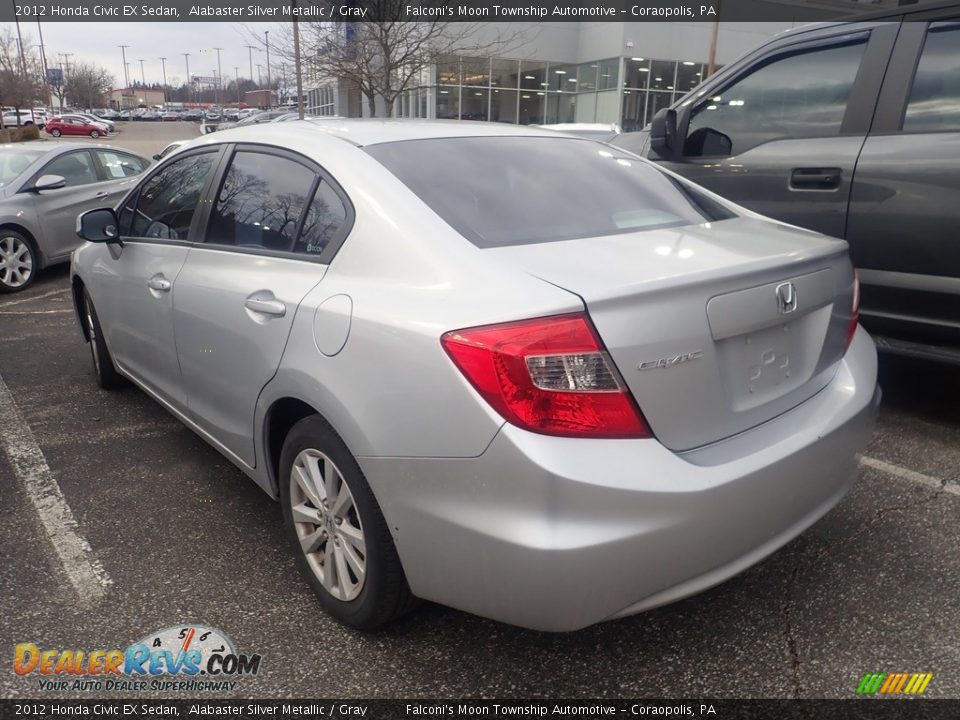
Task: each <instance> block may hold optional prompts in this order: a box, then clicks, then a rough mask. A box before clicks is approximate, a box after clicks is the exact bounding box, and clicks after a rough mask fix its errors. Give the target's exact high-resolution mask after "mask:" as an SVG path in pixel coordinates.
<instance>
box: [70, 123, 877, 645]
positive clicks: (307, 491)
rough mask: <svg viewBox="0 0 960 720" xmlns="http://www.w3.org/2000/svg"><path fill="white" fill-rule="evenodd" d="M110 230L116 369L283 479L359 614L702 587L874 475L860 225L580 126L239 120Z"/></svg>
mask: <svg viewBox="0 0 960 720" xmlns="http://www.w3.org/2000/svg"><path fill="white" fill-rule="evenodd" d="M77 229H78V232H79V233H80V234H81V235H82V237H83V238H85V239H86V240H88V241H89V242H88V243H87V244H85V245H84V246H82V247H81V248H80V249H79V250H77V251H76V252H75V253H74V256H73V266H72V278H71V279H72V284H73V297H74V302H75V306H76V309H77V314H78V317H79V320H80V323H81V327H82V331H83V336H84V338H85V339H86V340H87V341H89V344H90V349H91V354H92V358H93V365H94V368H95V371H96V376H97V379H98V381H99V383H100V385H102V386H103V387H105V388H110V387H115V386H116V385H118V384H120V383H122V382H125V381H128V380H129V381H132V382H133V383H135V384H136V385H138V386H139V387H140V388H142V389H143V390H144V391H145V392H146V393H148V394H149V395H150V396H151V397H153V398H154V399H155V400H156V401H157V402H159V403H160V404H161V405H163V406H164V407H165V408H167V409H168V410H169V411H170V412H171V413H173V414H174V415H175V416H176V417H177V418H179V419H180V420H181V421H183V422H184V423H185V424H186V425H188V426H189V427H190V428H192V429H193V430H194V431H195V432H196V433H198V434H199V435H201V436H202V437H203V438H204V439H205V440H207V441H208V442H209V443H210V444H211V445H213V446H214V447H215V448H217V449H218V450H219V451H220V452H221V453H223V454H224V455H225V456H226V457H227V458H229V459H230V460H231V461H232V462H233V463H235V464H236V465H237V467H239V468H240V469H241V470H243V471H244V472H245V473H246V474H247V475H249V476H250V477H251V478H252V479H253V480H254V481H255V482H256V483H257V484H258V485H260V487H261V488H263V490H265V491H266V492H267V493H268V494H269V495H271V496H272V497H274V498H278V499H279V500H280V502H281V504H282V508H283V518H284V522H285V525H286V531H287V533H288V535H289V538H290V541H291V543H292V547H293V550H294V553H295V554H296V558H297V563H298V565H299V567H300V570H301V571H302V572H303V574H304V576H305V577H306V579H307V581H308V582H309V583H310V585H311V586H312V587H313V589H314V590H315V591H316V594H317V595H318V597H319V598H320V602H321V604H322V606H323V607H324V608H325V609H326V610H327V611H328V612H329V613H330V614H332V615H333V616H334V617H336V618H337V619H338V620H340V621H341V622H343V623H346V624H347V625H350V626H353V627H357V628H365V629H369V628H375V627H378V626H380V625H383V624H384V623H386V622H388V621H390V620H391V619H393V618H395V617H397V616H398V615H400V614H402V613H404V612H405V611H407V610H408V609H410V608H412V607H413V606H414V605H415V604H416V601H417V599H420V598H422V599H426V600H432V601H436V602H439V603H443V604H445V605H449V606H452V607H455V608H460V609H462V610H465V611H468V612H471V613H476V614H478V615H483V616H486V617H489V618H494V619H497V620H500V621H503V622H507V623H512V624H515V625H521V626H525V627H529V628H536V629H541V630H551V631H567V630H575V629H577V628H582V627H585V626H588V625H590V624H592V623H596V622H599V621H603V620H608V619H610V618H617V617H622V616H625V615H630V614H633V613H638V612H641V611H644V610H647V609H649V608H653V607H656V606H658V605H662V604H664V603H669V602H672V601H674V600H677V599H679V598H682V597H685V596H688V595H691V594H693V593H697V592H700V591H701V590H704V589H705V588H708V587H710V586H712V585H715V584H717V583H719V582H722V581H723V580H725V579H727V578H729V577H731V576H732V575H734V574H736V573H738V572H740V571H742V570H744V569H745V568H747V567H749V566H750V565H753V564H754V563H756V562H758V561H759V560H761V559H762V558H764V557H766V556H767V555H769V554H770V553H772V552H774V551H775V550H776V549H777V548H779V547H781V546H782V545H783V544H784V543H786V542H787V541H789V540H790V539H791V538H793V537H795V536H796V535H798V534H799V533H801V532H802V531H803V530H804V529H805V528H807V527H808V526H810V525H811V524H812V523H814V522H815V521H816V520H817V519H818V518H820V517H821V516H823V515H824V514H825V513H826V512H827V511H828V510H830V509H831V508H832V507H833V506H834V505H835V504H836V503H837V502H838V501H839V500H840V499H841V498H842V497H843V496H844V494H845V493H846V492H847V490H848V489H849V488H850V486H851V484H852V483H853V481H854V477H855V467H856V465H855V455H856V453H857V452H858V451H859V450H860V449H861V448H863V446H864V444H865V443H866V441H867V439H868V437H869V435H870V430H871V425H872V422H873V418H874V415H875V411H876V406H877V404H878V402H879V390H878V388H877V360H876V352H875V349H874V345H873V342H872V341H871V339H870V338H869V337H868V335H867V334H866V333H865V332H864V331H863V330H862V329H860V328H859V327H858V325H857V306H858V286H857V280H856V275H855V272H854V269H853V267H852V266H851V264H850V260H849V258H848V256H847V245H846V244H845V243H844V242H842V241H839V240H834V239H831V238H828V237H824V236H822V235H818V234H816V233H813V232H809V231H805V230H800V229H797V228H794V227H790V226H788V225H784V224H782V223H779V222H773V221H771V220H767V219H765V218H763V217H760V216H757V215H756V214H754V213H751V212H749V211H748V210H745V209H743V208H741V207H738V206H736V205H733V204H731V203H729V202H727V201H725V200H723V199H721V198H720V197H718V196H716V195H713V194H711V193H709V192H706V191H704V190H702V189H701V188H699V187H697V186H695V185H692V184H690V183H689V182H687V181H685V180H683V179H682V178H679V177H676V176H675V175H672V174H671V173H669V172H668V171H666V170H664V169H662V168H659V167H656V166H654V165H652V164H649V163H647V162H646V161H644V160H640V159H638V158H637V157H635V156H633V155H630V154H629V153H625V152H623V151H620V150H618V149H616V148H613V147H611V146H608V145H604V144H601V143H598V142H595V141H592V140H588V139H583V138H576V137H572V136H564V135H560V134H558V133H556V132H552V131H549V130H537V129H527V128H523V127H517V126H510V125H497V124H492V123H491V124H486V123H478V124H473V123H452V122H451V123H444V122H429V121H423V122H420V121H413V122H405V121H372V120H371V121H363V120H360V121H350V120H339V121H316V122H310V121H305V122H294V123H280V124H276V125H270V124H268V125H260V126H257V127H251V128H241V129H235V130H229V131H226V132H220V133H215V134H213V135H209V136H206V137H203V138H199V139H197V140H195V141H193V142H192V143H191V144H190V145H188V146H187V147H185V148H183V149H181V150H179V151H178V152H177V153H176V154H174V155H172V156H170V157H169V158H167V159H165V160H164V161H162V162H161V163H160V164H159V165H158V166H156V168H155V169H153V170H152V171H150V172H149V173H148V174H146V175H145V176H144V178H143V179H142V180H141V181H140V182H139V183H138V184H137V186H136V188H135V189H133V190H132V191H131V192H130V193H129V194H128V195H127V196H126V198H125V199H123V200H122V201H121V203H120V204H119V205H118V206H117V208H116V209H115V210H111V209H103V210H96V211H91V212H88V213H85V214H84V215H82V216H81V217H80V218H79V219H78V221H77Z"/></svg>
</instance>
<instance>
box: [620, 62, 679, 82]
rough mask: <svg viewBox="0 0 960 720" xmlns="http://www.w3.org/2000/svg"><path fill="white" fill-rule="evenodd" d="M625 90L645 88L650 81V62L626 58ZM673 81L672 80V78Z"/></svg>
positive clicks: (624, 63) (624, 65)
mask: <svg viewBox="0 0 960 720" xmlns="http://www.w3.org/2000/svg"><path fill="white" fill-rule="evenodd" d="M623 67H624V75H625V76H624V78H623V86H624V87H625V88H631V89H633V88H645V87H647V83H648V82H649V81H650V60H649V59H647V58H642V57H631V58H624V61H623ZM671 79H672V78H671Z"/></svg>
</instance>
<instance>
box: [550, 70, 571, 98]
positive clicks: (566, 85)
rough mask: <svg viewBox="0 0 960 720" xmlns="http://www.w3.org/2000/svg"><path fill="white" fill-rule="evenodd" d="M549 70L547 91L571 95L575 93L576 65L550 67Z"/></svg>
mask: <svg viewBox="0 0 960 720" xmlns="http://www.w3.org/2000/svg"><path fill="white" fill-rule="evenodd" d="M549 70H550V72H549V73H547V74H548V75H549V78H548V80H547V83H548V87H547V89H548V90H552V91H558V92H571V93H574V92H576V91H577V66H576V65H550V68H549Z"/></svg>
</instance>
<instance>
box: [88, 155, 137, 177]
mask: <svg viewBox="0 0 960 720" xmlns="http://www.w3.org/2000/svg"><path fill="white" fill-rule="evenodd" d="M94 152H96V153H97V158H98V159H99V160H100V164H101V165H102V166H103V169H104V171H105V172H106V173H107V177H108V178H110V179H115V178H125V177H131V176H133V175H139V174H140V173H142V172H143V171H144V170H146V169H147V163H146V161H144V160H143V159H141V158H138V157H134V156H133V155H127V154H125V153H119V152H111V151H109V150H95V151H94Z"/></svg>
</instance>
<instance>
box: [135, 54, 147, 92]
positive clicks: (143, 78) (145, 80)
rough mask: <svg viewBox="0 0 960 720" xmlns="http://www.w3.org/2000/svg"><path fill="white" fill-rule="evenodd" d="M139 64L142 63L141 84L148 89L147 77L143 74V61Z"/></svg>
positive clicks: (139, 61)
mask: <svg viewBox="0 0 960 720" xmlns="http://www.w3.org/2000/svg"><path fill="white" fill-rule="evenodd" d="M137 62H138V63H140V84H141V85H143V87H144V88H146V87H147V76H146V75H145V74H144V72H143V60H137Z"/></svg>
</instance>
